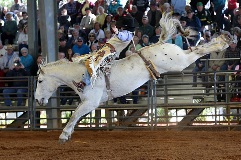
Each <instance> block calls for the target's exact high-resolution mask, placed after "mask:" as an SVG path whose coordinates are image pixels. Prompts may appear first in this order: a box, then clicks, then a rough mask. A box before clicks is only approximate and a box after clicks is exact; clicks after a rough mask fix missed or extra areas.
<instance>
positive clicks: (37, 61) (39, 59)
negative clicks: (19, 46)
mask: <svg viewBox="0 0 241 160" xmlns="http://www.w3.org/2000/svg"><path fill="white" fill-rule="evenodd" d="M42 63H43V56H42V55H41V54H39V55H38V56H37V58H36V59H35V61H34V63H33V66H32V67H31V72H30V73H31V76H37V73H38V70H39V65H41V64H42Z"/></svg>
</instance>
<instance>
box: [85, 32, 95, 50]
mask: <svg viewBox="0 0 241 160" xmlns="http://www.w3.org/2000/svg"><path fill="white" fill-rule="evenodd" d="M92 44H98V40H97V39H96V35H95V33H91V32H90V33H89V36H88V41H87V43H86V45H87V46H89V48H91V46H92Z"/></svg>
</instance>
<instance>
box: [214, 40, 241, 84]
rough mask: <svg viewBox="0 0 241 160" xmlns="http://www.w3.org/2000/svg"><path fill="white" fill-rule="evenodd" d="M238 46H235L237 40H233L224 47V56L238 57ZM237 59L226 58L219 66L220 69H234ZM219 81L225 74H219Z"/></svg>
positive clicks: (239, 55) (222, 79)
mask: <svg viewBox="0 0 241 160" xmlns="http://www.w3.org/2000/svg"><path fill="white" fill-rule="evenodd" d="M240 57H241V54H240V48H237V41H236V40H233V41H232V43H230V44H229V47H228V48H227V49H226V52H225V54H224V58H240ZM238 63H239V60H226V61H225V62H224V63H223V65H222V66H221V67H220V70H221V71H227V70H234V69H235V67H236V65H237V64H238ZM219 80H220V81H225V76H219Z"/></svg>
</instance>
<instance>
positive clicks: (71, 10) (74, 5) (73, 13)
mask: <svg viewBox="0 0 241 160" xmlns="http://www.w3.org/2000/svg"><path fill="white" fill-rule="evenodd" d="M80 6H81V3H80V2H78V1H74V0H69V1H68V3H66V4H65V5H64V6H63V9H66V10H67V13H68V15H69V16H70V18H71V21H70V23H71V25H72V26H73V24H75V23H76V17H77V13H78V10H79V9H80Z"/></svg>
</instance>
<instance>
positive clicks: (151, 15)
mask: <svg viewBox="0 0 241 160" xmlns="http://www.w3.org/2000/svg"><path fill="white" fill-rule="evenodd" d="M147 16H148V19H149V23H150V25H151V26H152V27H156V26H159V21H160V19H161V17H162V13H161V11H160V10H157V5H156V3H155V2H154V3H153V2H152V3H151V4H150V10H149V11H148V12H147Z"/></svg>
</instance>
